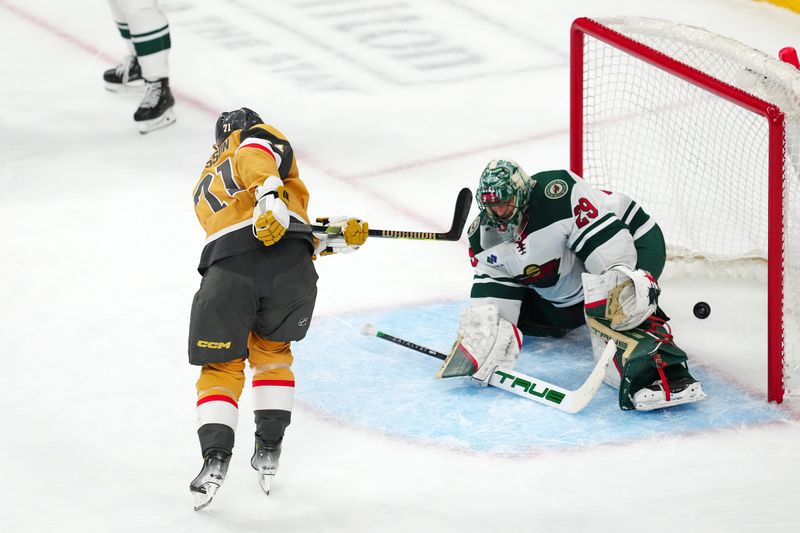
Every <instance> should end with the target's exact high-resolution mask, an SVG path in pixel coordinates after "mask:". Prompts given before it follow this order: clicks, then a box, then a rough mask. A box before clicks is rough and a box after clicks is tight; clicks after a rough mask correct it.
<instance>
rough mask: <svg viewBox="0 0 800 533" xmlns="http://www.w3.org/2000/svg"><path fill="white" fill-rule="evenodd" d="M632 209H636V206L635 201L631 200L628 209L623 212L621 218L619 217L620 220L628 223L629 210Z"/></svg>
mask: <svg viewBox="0 0 800 533" xmlns="http://www.w3.org/2000/svg"><path fill="white" fill-rule="evenodd" d="M634 209H638V207H637V206H636V202H634V201H631V203H630V205H628V209H626V210H625V213H623V215H622V218H620V220H622V221H623V222H625V223H626V224H627V223H628V216H630V214H631V212H632V211H633V210H634Z"/></svg>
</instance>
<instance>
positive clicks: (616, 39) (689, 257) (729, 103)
mask: <svg viewBox="0 0 800 533" xmlns="http://www.w3.org/2000/svg"><path fill="white" fill-rule="evenodd" d="M571 99H572V103H571V125H570V129H571V168H572V170H573V171H574V172H576V173H577V174H580V175H582V176H584V178H586V179H587V180H588V181H589V182H591V183H592V184H594V185H595V186H597V187H599V188H603V189H609V190H618V191H621V192H625V193H626V194H628V195H630V196H631V197H633V198H634V199H635V200H636V201H637V202H639V203H640V204H641V205H642V206H643V207H644V208H645V210H646V211H647V212H648V213H650V214H651V215H652V216H653V217H654V218H655V219H656V220H657V222H658V223H659V225H660V226H661V227H662V229H663V231H664V234H665V237H666V240H667V247H668V254H669V257H670V259H672V260H683V261H687V262H691V261H702V262H705V263H710V264H712V265H718V266H719V268H725V269H728V270H730V269H731V267H733V268H738V266H741V265H744V264H745V263H747V262H749V263H753V262H756V263H758V262H760V263H762V264H764V265H766V267H765V269H766V278H767V291H768V296H767V298H768V303H767V306H768V311H767V312H768V317H767V330H768V331H767V344H768V347H767V351H768V355H767V357H768V361H767V381H768V384H767V389H768V390H767V396H768V399H769V400H770V401H776V402H781V401H783V399H784V396H800V70H798V69H797V68H795V67H794V66H793V65H790V64H788V63H784V62H782V61H780V60H779V59H777V58H773V57H770V56H768V55H766V54H764V53H762V52H760V51H758V50H754V49H752V48H750V47H747V46H745V45H743V44H741V43H738V42H736V41H734V40H731V39H728V38H725V37H721V36H718V35H715V34H713V33H710V32H708V31H706V30H703V29H700V28H695V27H690V26H685V25H681V24H676V23H674V22H668V21H663V20H657V19H648V18H638V17H615V18H604V19H594V20H593V19H586V18H581V19H577V20H576V21H575V22H574V23H573V27H572V57H571Z"/></svg>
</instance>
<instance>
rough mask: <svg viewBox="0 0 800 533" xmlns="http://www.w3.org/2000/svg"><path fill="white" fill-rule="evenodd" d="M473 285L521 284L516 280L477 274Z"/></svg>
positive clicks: (473, 278)
mask: <svg viewBox="0 0 800 533" xmlns="http://www.w3.org/2000/svg"><path fill="white" fill-rule="evenodd" d="M472 281H473V283H502V284H504V285H511V286H518V285H519V283H517V281H516V280H515V279H514V278H493V277H492V276H490V275H488V274H475V275H474V276H473V277H472Z"/></svg>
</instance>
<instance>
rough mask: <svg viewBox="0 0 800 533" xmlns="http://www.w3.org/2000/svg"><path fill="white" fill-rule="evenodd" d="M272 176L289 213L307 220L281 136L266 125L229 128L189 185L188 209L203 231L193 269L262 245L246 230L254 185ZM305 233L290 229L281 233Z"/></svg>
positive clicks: (303, 192) (302, 191) (304, 193)
mask: <svg viewBox="0 0 800 533" xmlns="http://www.w3.org/2000/svg"><path fill="white" fill-rule="evenodd" d="M269 176H278V177H279V178H280V179H281V180H283V185H284V187H285V189H286V190H287V191H288V193H289V213H290V215H291V219H292V220H293V221H296V222H302V223H305V224H308V213H307V209H308V189H307V188H306V186H305V184H304V183H303V181H302V180H301V179H300V174H299V172H298V170H297V163H296V162H295V158H294V153H293V152H292V146H291V145H290V144H289V141H287V140H286V138H285V137H284V135H283V134H282V133H281V132H280V131H278V130H277V129H275V128H273V127H272V126H269V125H266V124H259V125H256V126H253V127H251V128H248V129H245V130H238V131H234V132H233V133H231V135H230V136H228V138H227V139H225V141H224V142H223V143H222V145H221V146H218V147H217V148H216V150H215V151H214V153H212V154H211V157H210V158H209V159H208V161H207V162H206V164H205V167H203V171H202V172H201V174H200V179H199V180H198V182H197V185H195V187H194V193H193V198H194V210H195V214H196V215H197V219H198V220H199V221H200V225H201V226H203V229H204V230H205V232H206V242H205V246H204V248H203V252H202V254H201V257H200V265H199V266H198V270H199V271H200V273H201V274H202V273H203V272H205V270H206V269H207V268H208V267H209V266H211V265H212V264H213V263H214V262H215V261H218V260H219V259H222V258H224V257H230V256H232V255H236V254H240V253H243V252H247V251H250V250H253V249H256V248H259V247H262V246H264V245H263V244H262V243H261V241H259V240H258V239H257V238H256V237H255V236H254V235H253V230H252V217H253V208H254V207H255V190H256V187H258V186H259V185H261V184H262V183H264V180H266V179H267V177H269ZM293 237H298V238H304V239H307V240H308V241H309V243H311V235H310V234H302V233H297V234H294V233H293V234H290V233H287V234H286V237H285V238H293Z"/></svg>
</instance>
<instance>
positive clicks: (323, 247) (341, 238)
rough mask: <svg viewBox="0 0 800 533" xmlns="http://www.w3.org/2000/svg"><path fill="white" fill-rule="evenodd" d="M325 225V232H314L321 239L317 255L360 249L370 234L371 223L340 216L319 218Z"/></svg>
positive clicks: (318, 220) (316, 251)
mask: <svg viewBox="0 0 800 533" xmlns="http://www.w3.org/2000/svg"><path fill="white" fill-rule="evenodd" d="M317 222H319V223H320V224H324V225H325V228H326V230H325V232H324V233H322V232H316V231H315V232H314V237H316V238H317V239H319V243H318V244H317V246H316V250H315V252H314V253H315V254H316V255H333V254H344V253H349V252H353V251H355V250H358V248H359V247H360V246H361V245H362V244H364V242H366V240H367V236H368V235H369V224H368V223H366V222H364V221H362V220H361V219H358V218H353V217H346V216H339V217H332V218H318V219H317Z"/></svg>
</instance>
